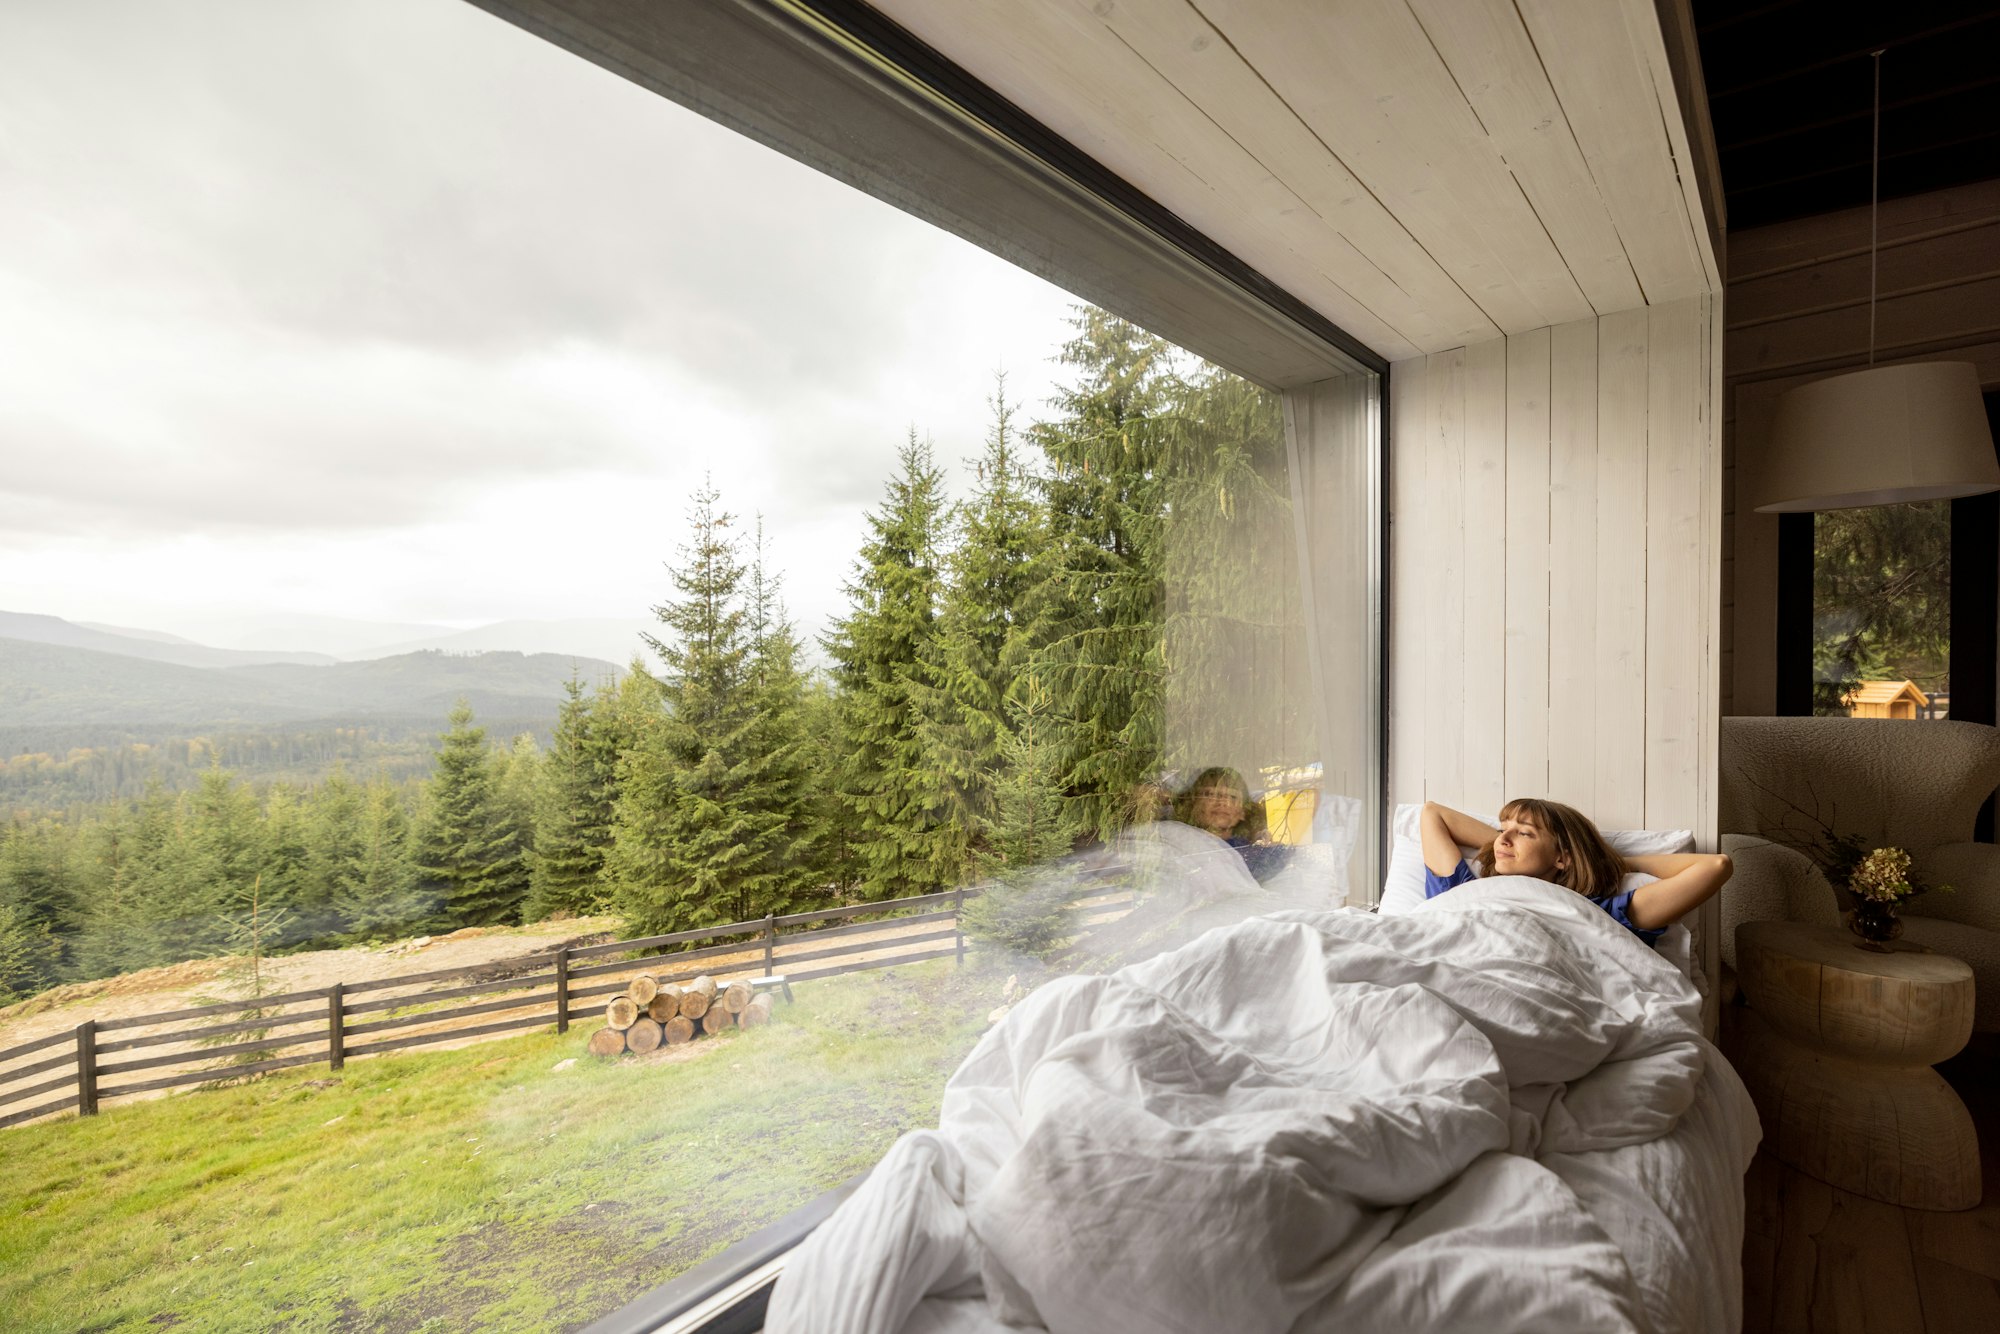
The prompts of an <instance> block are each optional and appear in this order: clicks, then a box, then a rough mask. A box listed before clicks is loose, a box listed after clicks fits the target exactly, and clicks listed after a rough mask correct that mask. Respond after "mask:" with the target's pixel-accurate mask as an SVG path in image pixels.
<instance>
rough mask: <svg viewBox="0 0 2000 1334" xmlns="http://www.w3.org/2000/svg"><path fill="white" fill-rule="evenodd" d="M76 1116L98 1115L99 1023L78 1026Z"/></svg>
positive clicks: (93, 1022) (89, 1022)
mask: <svg viewBox="0 0 2000 1334" xmlns="http://www.w3.org/2000/svg"><path fill="white" fill-rule="evenodd" d="M76 1114H77V1115H78V1116H96V1115H97V1021H96V1020H95V1019H86V1020H84V1021H83V1022H82V1023H80V1024H78V1025H77V1026H76Z"/></svg>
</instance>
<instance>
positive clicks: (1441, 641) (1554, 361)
mask: <svg viewBox="0 0 2000 1334" xmlns="http://www.w3.org/2000/svg"><path fill="white" fill-rule="evenodd" d="M1716 313H1717V303H1716V302H1715V300H1714V299H1713V298H1712V297H1708V296H1696V297H1688V298H1684V299H1682V300H1679V301H1674V302H1669V303H1667V304H1664V305H1657V306H1651V307H1642V308H1639V309H1635V310H1628V311H1622V312H1619V313H1617V314H1613V315H1606V316H1604V317H1602V318H1598V319H1588V320H1579V321H1576V322H1574V323H1570V324H1560V325H1556V326H1554V327H1553V328H1542V329H1535V330H1531V331H1529V332H1527V333H1522V334H1516V335H1514V336H1512V337H1509V338H1500V339H1493V340H1490V341H1488V342H1484V343H1478V344H1474V345H1472V346H1470V347H1464V348H1458V349H1454V350H1452V351H1448V352H1439V353H1435V354H1432V355H1430V356H1426V357H1419V358H1414V359H1412V360H1409V361H1403V362H1397V363H1396V364H1395V365H1394V367H1393V368H1392V370H1391V375H1390V465H1389V466H1390V557H1389V559H1390V567H1389V568H1390V590H1391V605H1390V619H1389V661H1390V686H1389V791H1390V800H1391V801H1392V802H1415V801H1424V800H1436V801H1443V802H1445V803H1447V804H1449V805H1453V806H1457V807H1461V808H1463V809H1466V810H1470V811H1474V812H1477V813H1480V814H1491V813H1493V812H1494V811H1495V810H1497V809H1498V807H1499V806H1500V805H1501V803H1502V802H1504V801H1505V800H1506V799H1508V798H1509V797H1515V796H1549V797H1553V798H1555V799H1556V800H1558V801H1565V802H1568V803H1570V804H1572V805H1574V806H1576V807H1578V808H1579V809H1581V810H1583V811H1584V812H1586V813H1587V814H1589V815H1590V816H1591V817H1592V818H1594V819H1595V820H1596V821H1597V822H1598V823H1599V824H1600V825H1601V826H1603V827H1605V828H1614V829H1626V828H1651V829H1666V828H1674V829H1680V828H1685V829H1692V830H1694V831H1695V834H1696V837H1697V838H1698V839H1699V840H1700V841H1701V842H1702V844H1703V845H1704V846H1708V847H1712V846H1714V839H1715V814H1714V811H1715V735H1716V720H1717V687H1718V681H1719V676H1718V666H1717V650H1718V635H1719V624H1718V620H1719V618H1718V606H1719V601H1718V598H1719V586H1718V578H1719V569H1720V554H1721V553H1720V538H1721V518H1720V516H1721V510H1720V498H1721V484H1722V470H1721V454H1720V448H1721V447H1720V437H1719V432H1718V422H1717V416H1716V390H1717V385H1718V382H1719V367H1718V365H1717V362H1716V354H1717V350H1718V345H1717V331H1716Z"/></svg>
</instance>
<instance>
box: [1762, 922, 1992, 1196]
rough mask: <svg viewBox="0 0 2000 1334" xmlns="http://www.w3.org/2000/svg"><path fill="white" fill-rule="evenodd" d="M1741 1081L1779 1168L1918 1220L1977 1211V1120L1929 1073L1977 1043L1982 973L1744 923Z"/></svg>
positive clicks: (1796, 925)
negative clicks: (1934, 1212)
mask: <svg viewBox="0 0 2000 1334" xmlns="http://www.w3.org/2000/svg"><path fill="white" fill-rule="evenodd" d="M1736 968H1737V972H1736V977H1737V984H1738V987H1739V988H1740V990H1741V991H1742V993H1743V995H1744V996H1745V997H1746V998H1747V999H1748V1001H1749V1003H1750V1010H1749V1013H1748V1014H1747V1015H1746V1016H1745V1020H1746V1022H1745V1023H1744V1024H1743V1025H1742V1044H1741V1051H1740V1056H1741V1058H1742V1059H1741V1061H1740V1062H1739V1065H1738V1070H1739V1072H1740V1073H1741V1074H1742V1076H1743V1082H1744V1083H1745V1084H1747V1085H1748V1086H1749V1088H1750V1094H1751V1097H1752V1098H1753V1099H1754V1100H1755V1102H1756V1104H1757V1113H1758V1115H1759V1116H1760V1117H1761V1118H1762V1119H1763V1122H1764V1135H1765V1143H1766V1144H1767V1145H1768V1146H1769V1148H1770V1149H1771V1152H1772V1153H1773V1155H1775V1156H1776V1157H1777V1158H1778V1160H1779V1161H1781V1162H1785V1163H1789V1164H1790V1165H1791V1166H1793V1167H1796V1168H1798V1169H1799V1170H1800V1171H1802V1172H1804V1173H1806V1174H1807V1175H1808V1176H1813V1177H1817V1178H1819V1179H1820V1180H1821V1181H1824V1182H1827V1183H1828V1184H1829V1185H1834V1186H1838V1187H1840V1189H1842V1190H1845V1191H1850V1192H1852V1193H1854V1194H1856V1195H1865V1196H1867V1197H1868V1198H1870V1199H1874V1200H1882V1201H1884V1202H1886V1203H1889V1204H1898V1205H1902V1206H1904V1207H1906V1208H1912V1209H1940V1210H1944V1209H1970V1208H1972V1207H1974V1206H1975V1205H1977V1204H1978V1203H1979V1197H1980V1176H1979V1140H1978V1137H1977V1135H1976V1134H1975V1132H1974V1130H1973V1126H1972V1117H1971V1115H1970V1114H1968V1113H1967V1111H1966V1110H1965V1104H1964V1103H1962V1102H1960V1101H1959V1099H1958V1095H1957V1094H1956V1093H1954V1092H1953V1091H1952V1088H1951V1086H1950V1085H1949V1084H1947V1083H1945V1082H1944V1078H1943V1076H1941V1075H1939V1074H1938V1072H1937V1071H1935V1070H1933V1069H1931V1067H1932V1066H1933V1065H1936V1064H1937V1063H1938V1062H1939V1061H1942V1060H1946V1059H1947V1058H1949V1057H1951V1056H1954V1055H1956V1054H1957V1053H1958V1052H1959V1051H1960V1050H1961V1049H1962V1048H1963V1047H1964V1046H1965V1044H1966V1041H1967V1039H1968V1038H1970V1037H1971V1036H1972V969H1971V968H1969V967H1967V966H1966V965H1965V964H1964V963H1963V962H1962V961H1960V960H1958V959H1952V958H1947V957H1946V956H1944V955H1942V954H1926V953H1921V952H1918V951H1916V950H1914V949H1909V948H1902V949H1896V950H1894V951H1893V952H1891V953H1887V954H1880V953H1875V952H1873V951H1871V950H1866V949H1863V948H1861V947H1860V941H1859V939H1858V938H1857V937H1856V936H1854V935H1852V934H1850V933H1849V932H1846V931H1842V930H1840V929H1839V928H1837V927H1825V926H1807V925H1805V924H1804V923H1802V922H1745V923H1743V924H1742V925H1741V926H1739V927H1737V928H1736Z"/></svg>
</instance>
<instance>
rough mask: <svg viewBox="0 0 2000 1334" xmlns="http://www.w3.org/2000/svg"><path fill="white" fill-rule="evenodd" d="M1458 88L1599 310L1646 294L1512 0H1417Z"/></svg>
mask: <svg viewBox="0 0 2000 1334" xmlns="http://www.w3.org/2000/svg"><path fill="white" fill-rule="evenodd" d="M1409 4H1410V9H1411V11H1412V12H1413V13H1415V15H1416V16H1417V22H1419V23H1420V24H1422V25H1423V29H1424V32H1425V34H1426V35H1427V36H1428V37H1429V38H1430V40H1431V44H1432V45H1433V46H1435V47H1436V48H1437V52H1438V54H1439V55H1440V56H1442V57H1443V58H1444V63H1445V65H1446V67H1447V68H1449V69H1450V70H1451V74H1452V77H1453V78H1454V79H1456V80H1457V81H1458V87H1459V91H1460V92H1462V93H1463V94H1464V95H1465V98H1466V100H1467V101H1468V102H1470V103H1471V104H1472V109H1473V110H1474V111H1475V112H1477V113H1478V115H1479V121H1480V124H1481V125H1483V126H1485V128H1486V133H1487V134H1488V136H1490V137H1491V138H1492V140H1493V144H1494V146H1495V147H1496V148H1498V149H1499V150H1500V155H1501V157H1502V158H1503V159H1505V161H1506V163H1507V166H1508V168H1509V169H1510V170H1511V171H1512V172H1513V173H1514V179H1515V180H1517V181H1518V182H1520V185H1521V192H1522V193H1523V194H1525V195H1526V196H1527V197H1528V202H1529V203H1530V204H1531V205H1533V207H1534V210H1535V215H1536V216H1537V217H1539V218H1540V219H1541V221H1542V225H1543V226H1544V227H1546V228H1547V229H1548V233H1549V238H1550V239H1551V240H1552V241H1554V242H1555V244H1556V249H1558V250H1560V251H1561V252H1562V256H1563V259H1564V261H1565V262H1566V263H1567V264H1568V265H1569V271H1570V272H1571V273H1572V274H1573V275H1575V277H1576V281H1577V285H1578V286H1579V287H1581V288H1582V289H1583V294H1584V297H1585V298H1586V299H1588V300H1589V302H1590V304H1591V308H1592V309H1594V310H1595V311H1596V312H1597V313H1598V314H1600V315H1608V314H1610V313H1611V312H1613V311H1618V310H1630V309H1631V308H1632V307H1634V306H1637V305H1643V304H1644V303H1645V295H1644V294H1643V293H1642V292H1641V291H1640V290H1639V280H1638V278H1637V277H1636V276H1635V275H1634V274H1633V272H1632V261H1631V259H1630V257H1629V256H1627V255H1626V253H1625V245H1624V242H1622V241H1621V240H1620V239H1619V237H1618V228H1617V227H1616V226H1614V225H1613V224H1612V221H1611V214H1610V213H1609V212H1608V211H1607V210H1606V209H1605V207H1604V201H1603V199H1602V198H1601V197H1600V196H1599V195H1598V193H1597V182H1596V181H1595V180H1593V179H1592V178H1591V175H1590V166H1589V164H1588V163H1586V162H1585V161H1584V160H1583V150H1582V149H1581V148H1579V147H1577V143H1576V136H1575V135H1574V134H1573V133H1571V131H1570V126H1569V122H1568V121H1567V120H1566V119H1565V118H1564V117H1563V111H1562V104H1561V103H1560V102H1558V101H1557V100H1556V94H1555V89H1554V88H1553V87H1551V86H1550V85H1549V79H1548V74H1547V72H1546V71H1544V70H1543V69H1542V61H1541V57H1540V56H1538V55H1536V54H1535V44H1534V42H1533V41H1531V40H1530V39H1529V37H1528V30H1527V29H1526V28H1525V27H1523V26H1522V23H1521V16H1520V13H1519V12H1518V11H1517V10H1516V9H1515V8H1514V3H1513V0H1409Z"/></svg>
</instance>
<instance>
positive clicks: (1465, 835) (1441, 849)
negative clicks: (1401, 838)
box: [1417, 801, 1493, 875]
mask: <svg viewBox="0 0 2000 1334" xmlns="http://www.w3.org/2000/svg"><path fill="white" fill-rule="evenodd" d="M1417 833H1418V835H1419V840H1418V841H1419V842H1420V843H1421V844H1422V846H1423V850H1424V865H1425V866H1427V867H1429V868H1430V869H1431V872H1432V873H1433V874H1435V875H1450V874H1451V873H1452V872H1453V871H1456V870H1457V869H1458V863H1459V862H1460V861H1461V860H1462V859H1463V856H1464V854H1462V853H1460V852H1459V848H1460V847H1473V848H1483V847H1485V846H1486V845H1487V844H1488V843H1491V842H1492V841H1493V827H1492V826H1491V825H1489V824H1487V823H1486V822H1485V821H1483V820H1475V819H1473V818H1472V817H1471V816H1470V815H1467V814H1466V813H1465V812H1463V811H1455V810H1453V809H1452V808H1451V807H1449V806H1441V805H1439V804H1438V803H1437V802H1435V801H1427V802H1425V803H1424V809H1423V813H1422V814H1421V815H1419V816H1418V817H1417Z"/></svg>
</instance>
